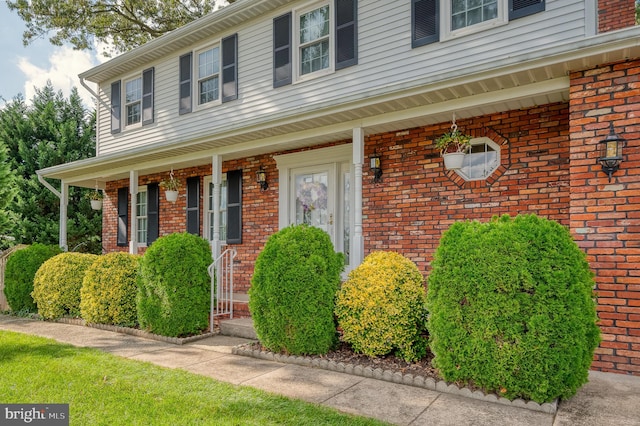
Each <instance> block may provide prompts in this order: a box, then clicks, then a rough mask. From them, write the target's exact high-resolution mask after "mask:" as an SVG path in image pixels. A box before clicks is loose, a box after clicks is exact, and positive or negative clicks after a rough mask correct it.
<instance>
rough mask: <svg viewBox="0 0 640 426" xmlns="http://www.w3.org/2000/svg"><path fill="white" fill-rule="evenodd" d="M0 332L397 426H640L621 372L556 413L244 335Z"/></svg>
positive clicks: (633, 395)
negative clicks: (361, 369) (258, 352)
mask: <svg viewBox="0 0 640 426" xmlns="http://www.w3.org/2000/svg"><path fill="white" fill-rule="evenodd" d="M0 330H10V331H16V332H21V333H27V334H33V335H37V336H42V337H48V338H51V339H55V340H57V341H59V342H63V343H69V344H71V345H75V346H83V347H90V348H95V349H99V350H102V351H105V352H109V353H111V354H113V355H117V356H121V357H126V358H130V359H136V360H140V361H147V362H152V363H154V364H158V365H161V366H164V367H169V368H181V369H184V370H187V371H190V372H192V373H195V374H200V375H203V376H207V377H211V378H213V379H216V380H220V381H223V382H229V383H233V384H238V385H244V386H251V387H254V388H259V389H263V390H266V391H269V392H273V393H277V394H281V395H285V396H288V397H291V398H298V399H302V400H305V401H309V402H313V403H317V404H322V405H326V406H330V407H333V408H336V409H338V410H340V411H343V412H347V413H353V414H359V415H362V416H367V417H374V418H376V419H380V420H384V421H387V422H389V423H392V424H396V425H416V426H419V425H456V426H458V425H509V426H515V425H557V426H560V425H563V426H564V425H566V426H575V425H603V426H605V425H606V426H609V425H616V426H623V425H640V409H639V407H638V405H639V404H640V377H632V376H625V375H620V374H610V373H599V372H591V373H590V376H589V383H587V384H586V385H585V386H583V387H582V388H581V389H580V390H579V391H578V394H577V395H576V396H574V397H573V398H571V399H570V400H568V401H561V402H560V404H559V406H558V410H557V412H556V413H555V414H548V413H542V412H535V411H530V410H528V409H524V408H516V407H510V406H505V405H500V404H495V403H491V402H483V401H478V400H474V399H470V398H465V397H461V396H455V395H451V394H446V393H440V392H436V391H430V390H425V389H421V388H417V387H413V386H408V385H403V384H398V383H389V382H385V381H381V380H376V379H372V378H364V377H360V376H353V375H349V374H344V373H338V372H334V371H326V370H321V369H316V368H309V367H301V366H298V365H290V364H282V363H278V362H273V361H264V360H259V359H255V358H250V357H244V356H239V355H233V354H232V353H231V350H232V348H233V347H234V346H236V345H238V344H242V343H245V342H248V341H249V340H247V339H242V338H234V337H226V336H214V337H209V338H206V339H203V340H199V341H196V342H193V343H189V344H187V345H182V346H178V345H173V344H169V343H163V342H158V341H155V340H149V339H145V338H142V337H135V336H129V335H124V334H119V333H115V332H111V331H105V330H99V329H95V328H91V327H82V326H78V325H70V324H61V323H52V322H43V321H34V320H27V319H23V318H16V317H11V316H6V315H0ZM0 344H2V342H0ZM0 402H2V401H1V396H0Z"/></svg>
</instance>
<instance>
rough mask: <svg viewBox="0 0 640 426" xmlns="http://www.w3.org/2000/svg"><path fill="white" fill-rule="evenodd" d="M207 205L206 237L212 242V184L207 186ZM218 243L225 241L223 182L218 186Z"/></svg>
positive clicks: (225, 182)
mask: <svg viewBox="0 0 640 426" xmlns="http://www.w3.org/2000/svg"><path fill="white" fill-rule="evenodd" d="M207 198H208V200H209V201H208V203H207V216H208V220H209V222H208V227H209V230H208V232H207V233H208V237H209V240H210V241H213V230H214V228H213V219H214V215H215V213H214V211H213V183H210V184H209V195H208V197H207ZM219 231H220V241H226V240H227V181H226V180H223V181H222V184H221V185H220V229H219Z"/></svg>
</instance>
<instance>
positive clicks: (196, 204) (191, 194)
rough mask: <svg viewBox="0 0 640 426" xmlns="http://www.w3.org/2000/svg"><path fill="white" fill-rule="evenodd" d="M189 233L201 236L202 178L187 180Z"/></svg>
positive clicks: (196, 177)
mask: <svg viewBox="0 0 640 426" xmlns="http://www.w3.org/2000/svg"><path fill="white" fill-rule="evenodd" d="M187 232H188V233H190V234H194V235H200V177H199V176H195V177H190V178H188V179H187Z"/></svg>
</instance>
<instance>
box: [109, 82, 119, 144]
mask: <svg viewBox="0 0 640 426" xmlns="http://www.w3.org/2000/svg"><path fill="white" fill-rule="evenodd" d="M120 108H121V105H120V80H118V81H114V82H113V83H111V133H120Z"/></svg>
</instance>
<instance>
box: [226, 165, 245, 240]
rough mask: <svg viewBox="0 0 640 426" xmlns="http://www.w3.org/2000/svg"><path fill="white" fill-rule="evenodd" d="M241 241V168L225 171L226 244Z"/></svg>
mask: <svg viewBox="0 0 640 426" xmlns="http://www.w3.org/2000/svg"><path fill="white" fill-rule="evenodd" d="M241 243H242V170H233V171H230V172H227V244H241Z"/></svg>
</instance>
